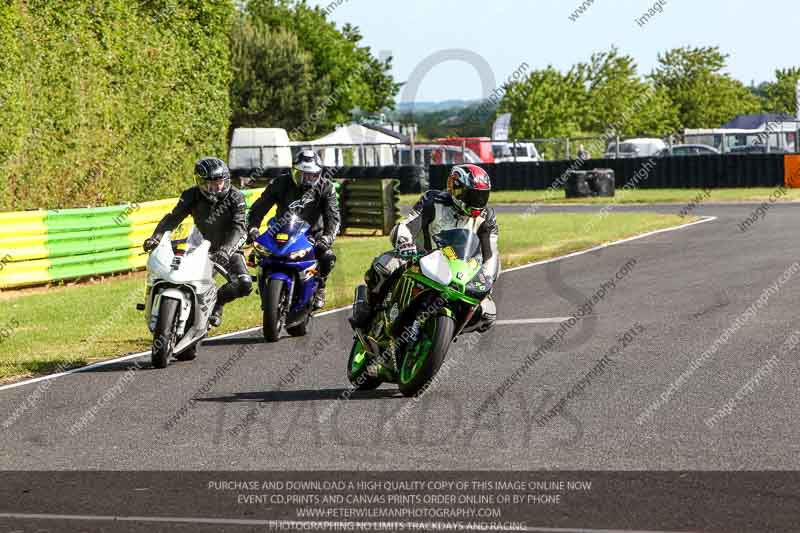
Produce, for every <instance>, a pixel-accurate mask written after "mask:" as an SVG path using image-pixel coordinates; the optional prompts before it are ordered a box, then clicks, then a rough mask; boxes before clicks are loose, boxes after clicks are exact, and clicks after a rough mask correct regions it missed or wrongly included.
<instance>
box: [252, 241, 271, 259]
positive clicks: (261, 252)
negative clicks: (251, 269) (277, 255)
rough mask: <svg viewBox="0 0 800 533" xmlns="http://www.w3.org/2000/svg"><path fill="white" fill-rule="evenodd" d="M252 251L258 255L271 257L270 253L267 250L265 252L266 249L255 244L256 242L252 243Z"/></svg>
mask: <svg viewBox="0 0 800 533" xmlns="http://www.w3.org/2000/svg"><path fill="white" fill-rule="evenodd" d="M253 249H254V250H255V251H256V253H257V254H258V255H263V256H270V255H272V252H270V251H269V250H267V249H266V248H265V247H264V246H262V245H260V244H259V243H257V242H254V243H253Z"/></svg>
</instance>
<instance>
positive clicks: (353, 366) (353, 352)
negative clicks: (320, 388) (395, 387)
mask: <svg viewBox="0 0 800 533" xmlns="http://www.w3.org/2000/svg"><path fill="white" fill-rule="evenodd" d="M368 363H369V358H368V357H367V350H366V349H365V348H364V345H363V344H361V341H360V340H358V339H357V338H356V339H355V340H354V341H353V347H352V348H351V349H350V357H349V358H348V359H347V380H348V381H349V382H350V385H351V386H352V387H353V389H354V390H357V391H368V390H375V389H377V388H378V387H380V386H381V383H383V382H382V381H381V380H380V379H378V378H375V377H372V376H370V375H369V374H367V367H368V366H369V365H368Z"/></svg>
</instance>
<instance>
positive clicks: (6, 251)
mask: <svg viewBox="0 0 800 533" xmlns="http://www.w3.org/2000/svg"><path fill="white" fill-rule="evenodd" d="M262 191H263V189H248V190H245V191H242V192H243V193H244V195H245V199H246V201H247V205H248V207H249V206H251V205H252V204H253V202H254V201H255V200H256V199H257V198H258V196H259V195H260V194H261V192H262ZM176 203H177V199H176V198H172V199H167V200H156V201H152V202H142V203H140V204H136V203H132V204H125V205H118V206H111V207H97V208H86V209H55V210H36V211H21V212H12V213H0V289H11V288H18V287H26V286H33V285H42V284H47V283H51V282H54V281H62V280H69V279H76V278H83V277H87V276H96V275H103V274H112V273H117V272H129V271H134V270H140V269H142V268H144V266H145V264H146V262H147V254H145V253H144V252H143V251H142V243H143V242H144V240H145V239H146V238H147V237H149V236H150V235H152V233H153V230H154V229H155V227H156V225H157V224H158V222H159V221H160V220H161V218H162V217H163V216H164V215H165V214H166V213H168V212H169V211H170V210H172V208H173V207H174V206H175V204H176ZM273 213H274V211H273ZM269 218H271V216H267V217H265V221H266V220H269ZM193 224H194V223H193V221H192V220H191V218H189V219H187V220H186V221H185V222H184V223H183V224H182V225H181V228H180V229H179V231H178V235H177V237H178V238H183V237H186V236H187V235H188V234H189V232H190V231H191V229H192V227H193Z"/></svg>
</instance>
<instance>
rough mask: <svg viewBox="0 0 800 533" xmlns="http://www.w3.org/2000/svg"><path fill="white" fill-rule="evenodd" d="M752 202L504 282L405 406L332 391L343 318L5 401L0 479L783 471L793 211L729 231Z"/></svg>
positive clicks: (341, 374) (790, 437) (790, 418)
mask: <svg viewBox="0 0 800 533" xmlns="http://www.w3.org/2000/svg"><path fill="white" fill-rule="evenodd" d="M756 206H757V204H750V205H744V204H740V205H706V206H702V207H699V208H697V210H696V211H695V214H698V215H703V216H713V217H718V218H717V219H716V220H713V221H710V222H706V223H703V224H698V225H693V226H690V227H686V228H683V229H680V230H678V231H671V232H664V233H659V234H656V235H651V236H648V237H645V238H642V239H638V240H633V241H630V242H626V243H622V244H619V245H614V246H611V247H607V248H603V249H601V250H598V251H595V252H591V253H587V254H583V255H578V256H575V257H571V258H568V259H565V260H561V261H556V262H552V263H549V264H546V265H540V266H535V267H532V268H526V269H521V270H516V271H512V272H507V273H505V274H503V275H502V277H501V281H500V282H499V285H498V287H497V290H496V296H497V300H498V310H499V317H498V318H499V320H501V321H507V322H503V323H501V324H499V325H498V326H497V327H495V328H494V330H493V331H492V332H490V333H489V334H487V335H485V336H483V337H479V336H474V337H465V338H463V339H461V340H460V341H459V342H458V343H457V344H455V345H453V347H452V348H451V352H450V355H449V359H448V360H449V361H450V364H449V366H448V367H447V371H446V374H445V375H444V376H443V379H441V380H440V381H439V382H438V383H436V384H435V385H434V386H432V387H431V389H430V390H429V391H428V392H426V393H425V394H424V395H423V396H422V397H421V398H419V399H417V400H409V399H405V398H402V397H401V396H400V395H399V394H398V393H397V392H396V389H395V388H394V387H393V386H391V385H385V386H383V387H382V388H380V389H379V390H377V391H375V392H369V393H353V394H350V393H349V392H348V390H347V388H348V382H347V379H346V377H345V362H346V359H347V355H348V352H349V349H350V345H351V342H352V337H351V335H350V329H349V327H348V325H347V322H346V318H347V316H348V314H349V312H348V311H346V312H338V313H333V314H329V315H327V316H323V317H321V318H318V319H317V320H316V321H315V322H314V325H313V329H312V333H311V334H310V335H309V336H308V337H306V338H302V339H293V338H288V337H287V338H283V339H281V341H280V342H279V343H277V344H274V345H268V344H265V343H263V341H262V339H261V337H260V335H259V332H253V333H248V334H244V335H240V336H236V337H229V338H225V339H219V340H210V341H207V342H206V343H205V344H204V345H203V347H202V348H201V350H200V355H199V357H198V359H197V360H196V361H193V362H189V363H173V364H172V365H170V367H168V368H167V369H166V370H152V369H150V367H149V358H147V357H145V358H142V359H140V360H137V361H125V362H122V363H115V364H112V365H109V366H105V367H100V368H97V369H95V370H89V371H86V372H79V373H75V374H72V375H68V376H64V377H60V378H57V379H54V380H51V381H46V382H40V383H36V384H30V385H25V386H21V387H17V388H12V389H8V390H2V391H0V424H2V422H3V421H4V420H8V419H9V417H10V416H11V415H12V413H13V412H14V410H15V409H17V407H18V406H19V405H21V404H23V403H24V402H26V401H28V402H30V400H29V399H28V398H29V397H30V395H31V394H33V393H34V391H36V390H37V387H39V389H40V394H39V395H38V396H39V397H38V398H37V400H36V401H35V402H33V403H35V405H33V406H32V407H30V408H28V409H26V410H25V412H24V413H23V414H22V415H21V416H19V418H18V419H16V420H15V421H14V423H13V424H11V425H10V426H9V427H7V428H5V427H4V428H3V430H2V433H0V470H6V471H10V470H14V471H18V470H39V471H46V470H128V471H142V470H185V471H198V470H201V471H232V470H233V471H267V470H278V471H283V470H299V471H316V470H327V471H337V470H338V471H352V470H366V471H386V470H398V471H419V470H423V471H430V470H452V471H476V470H503V471H513V470H521V471H530V470H547V471H553V470H570V471H585V470H591V471H605V470H611V471H620V470H628V471H630V470H645V471H676V470H682V471H687V470H706V471H708V470H719V471H741V470H751V471H765V470H797V469H798V465H799V464H800V460H799V459H798V458H800V425H798V424H797V420H798V416H799V415H800V394H798V388H800V387H799V386H800V377H798V353H800V351H798V350H797V349H796V348H795V347H796V345H797V344H798V343H800V320H798V312H797V302H800V264H796V263H795V262H796V261H800V254H798V253H797V250H798V246H797V233H798V229H800V207H798V206H795V205H785V206H783V205H782V206H774V207H773V208H772V209H770V210H769V212H767V213H766V216H765V218H764V219H763V220H759V221H758V222H756V223H755V224H754V225H753V226H752V228H751V229H750V230H749V231H747V232H746V233H743V232H742V231H740V229H739V227H738V224H739V223H740V222H742V221H743V220H744V219H745V218H747V217H748V216H749V215H750V214H751V213H752V212H753V210H754V209H755V207H756ZM681 207H682V206H676V205H672V206H653V207H650V208H644V207H641V206H635V207H617V208H615V210H617V211H623V210H625V211H627V210H643V209H652V210H656V211H659V212H665V213H677V212H678V211H679V209H680V208H681ZM507 209H509V210H519V209H520V208H507ZM599 209H601V207H600V206H593V207H546V208H541V211H542V212H545V211H551V210H559V211H565V210H566V211H586V210H589V211H598V210H599ZM501 247H502V235H501ZM626 265H627V266H626ZM610 280H613V282H614V283H613V284H609V281H610ZM770 287H772V289H770ZM601 294H602V296H601ZM765 295H767V296H765ZM593 297H594V299H595V300H597V303H596V304H594V305H593V306H591V308H590V310H589V312H588V313H586V314H585V315H584V316H582V317H581V318H580V319H579V320H577V321H573V322H572V323H571V324H572V325H571V326H570V327H569V328H568V330H567V332H566V334H565V335H564V336H563V340H562V341H561V342H560V343H558V344H556V345H555V346H553V347H552V348H551V349H549V350H545V351H544V352H543V353H542V352H540V353H539V355H540V357H537V359H536V361H535V362H533V363H532V364H528V365H526V363H525V360H526V356H528V355H529V354H533V353H534V352H536V350H537V348H538V347H540V346H541V345H542V344H544V342H545V339H547V338H548V337H550V336H551V335H553V334H554V333H556V331H557V330H558V329H559V327H560V325H559V320H562V319H563V318H566V317H570V315H572V314H573V313H574V312H575V311H576V310H577V309H578V308H580V307H581V306H582V305H584V304H585V302H586V300H587V299H589V300H590V301H591V300H592V298H593ZM257 306H258V304H257V300H256V299H255V298H254V299H253V309H254V312H256V310H257V308H258V307H257ZM748 308H749V309H750V312H749V313H746V311H747V310H748ZM541 319H554V320H541ZM737 319H738V322H737ZM726 330H727V332H728V334H726V335H724V336H723V332H726ZM562 332H563V329H562ZM795 332H798V333H797V336H796V337H794V338H793V337H792V335H793V333H795ZM704 353H705V355H706V356H705V357H702V358H701V355H702V354H704ZM699 358H701V359H702V360H701V361H700V359H699ZM602 361H605V362H606V363H607V364H603V363H602ZM698 361H700V363H699V364H693V362H698ZM135 363H138V364H139V366H140V368H138V369H137V368H135ZM131 367H134V369H133V370H129V369H130V368H131ZM520 369H522V370H521V371H518V370H520ZM509 378H513V379H511V380H510V381H509ZM756 378H757V379H756ZM504 382H506V386H505V387H504V388H501V389H499V388H500V387H501V385H502V384H503V383H504ZM578 383H580V384H581V389H580V391H578V390H577V389H575V385H576V384H578ZM43 384H46V385H43ZM746 385H748V386H747V387H745V386H746ZM43 387H44V390H42V388H43ZM743 387H745V389H746V390H744V391H743V390H742V389H743ZM499 390H500V391H502V392H501V393H499V392H498V391H499ZM104 395H105V396H104ZM568 395H569V396H568ZM348 396H349V400H347V399H346V398H347V397H348ZM663 398H666V401H661V402H660V403H656V404H654V403H653V402H657V401H659V399H662V400H663ZM492 399H493V401H492ZM562 399H563V401H562ZM559 405H560V408H557V409H555V410H553V407H554V406H559ZM726 405H727V406H728V407H727V408H726V409H722V408H723V406H726ZM721 409H722V410H721ZM547 413H550V416H548V415H547ZM16 477H17V478H18V479H24V478H25V476H24V475H18V476H16ZM790 503H791V506H793V507H792V508H793V509H795V510H797V509H798V508H799V507H800V503H798V500H797V497H796V495H795V496H793V500H792V501H791V502H790ZM1 523H2V522H0V524H1ZM797 523H800V521H798V522H797ZM34 530H35V529H34ZM142 530H144V528H143V529H142ZM187 530H197V531H199V530H201V529H199V528H188V529H187ZM209 530H211V529H209ZM217 530H219V529H217ZM754 531H755V530H754Z"/></svg>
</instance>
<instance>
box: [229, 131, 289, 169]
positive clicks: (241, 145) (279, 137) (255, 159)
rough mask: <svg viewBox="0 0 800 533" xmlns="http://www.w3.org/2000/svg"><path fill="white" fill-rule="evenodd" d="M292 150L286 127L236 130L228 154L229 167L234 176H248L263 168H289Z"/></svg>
mask: <svg viewBox="0 0 800 533" xmlns="http://www.w3.org/2000/svg"><path fill="white" fill-rule="evenodd" d="M291 166H292V149H291V143H290V142H289V134H288V133H286V130H285V129H283V128H236V129H235V130H233V137H231V146H230V150H229V151H228V167H229V168H230V169H231V173H233V174H234V176H246V175H249V173H250V172H251V171H253V170H255V169H260V168H265V169H266V168H289V167H291Z"/></svg>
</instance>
